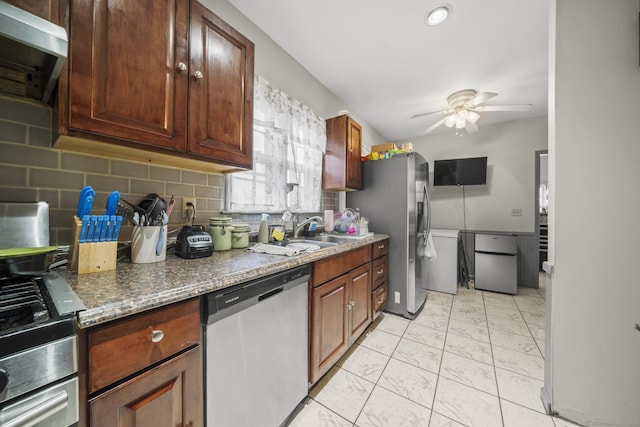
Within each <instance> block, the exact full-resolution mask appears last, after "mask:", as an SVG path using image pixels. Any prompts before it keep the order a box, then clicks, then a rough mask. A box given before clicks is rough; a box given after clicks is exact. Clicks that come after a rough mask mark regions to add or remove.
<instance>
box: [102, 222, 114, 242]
mask: <svg viewBox="0 0 640 427" xmlns="http://www.w3.org/2000/svg"><path fill="white" fill-rule="evenodd" d="M115 228H116V216H115V215H111V216H109V226H108V227H107V234H106V235H105V237H104V239H105V240H106V241H107V242H110V241H112V240H113V231H114V230H115Z"/></svg>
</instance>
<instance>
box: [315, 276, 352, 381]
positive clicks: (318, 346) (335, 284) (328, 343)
mask: <svg viewBox="0 0 640 427" xmlns="http://www.w3.org/2000/svg"><path fill="white" fill-rule="evenodd" d="M349 281H350V279H349V275H348V274H345V275H343V276H340V277H338V278H337V279H334V280H331V281H330V282H327V283H325V284H324V285H322V286H318V287H317V288H314V289H313V293H312V295H313V296H312V298H313V306H312V307H313V319H312V324H311V363H312V366H311V372H310V376H311V378H310V382H311V383H315V382H316V381H317V380H318V379H319V378H320V377H321V376H322V375H324V374H325V373H326V372H327V371H328V370H329V369H331V367H332V366H333V364H334V363H335V362H337V361H338V359H339V358H340V357H341V356H342V355H343V354H344V353H345V351H346V350H347V347H348V345H349V339H348V335H347V333H348V331H347V330H348V318H347V304H348V301H349V300H348V295H347V292H348V285H349Z"/></svg>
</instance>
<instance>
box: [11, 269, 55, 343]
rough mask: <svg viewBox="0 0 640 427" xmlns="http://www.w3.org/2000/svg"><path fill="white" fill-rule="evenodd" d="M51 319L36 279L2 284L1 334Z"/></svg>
mask: <svg viewBox="0 0 640 427" xmlns="http://www.w3.org/2000/svg"><path fill="white" fill-rule="evenodd" d="M49 318H50V315H49V310H48V309H47V303H46V301H45V299H44V296H43V294H42V291H41V289H40V286H39V283H38V281H37V280H36V279H28V280H24V279H21V280H20V281H17V282H16V281H11V282H8V283H2V282H0V332H4V331H8V330H11V329H15V328H20V327H23V326H28V325H31V324H35V323H40V322H44V321H47V320H49Z"/></svg>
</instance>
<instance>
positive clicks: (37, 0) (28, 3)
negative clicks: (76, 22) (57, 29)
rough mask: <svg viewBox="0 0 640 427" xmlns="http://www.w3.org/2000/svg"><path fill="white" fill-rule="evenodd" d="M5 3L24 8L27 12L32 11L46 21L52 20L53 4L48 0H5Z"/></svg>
mask: <svg viewBox="0 0 640 427" xmlns="http://www.w3.org/2000/svg"><path fill="white" fill-rule="evenodd" d="M5 1H6V2H7V3H9V4H12V5H14V6H16V7H19V8H20V9H24V10H26V11H27V12H29V13H33V14H34V15H36V16H39V17H40V18H42V19H46V20H47V21H52V20H53V17H54V16H53V15H54V11H53V8H54V6H55V5H54V4H52V1H50V0H5Z"/></svg>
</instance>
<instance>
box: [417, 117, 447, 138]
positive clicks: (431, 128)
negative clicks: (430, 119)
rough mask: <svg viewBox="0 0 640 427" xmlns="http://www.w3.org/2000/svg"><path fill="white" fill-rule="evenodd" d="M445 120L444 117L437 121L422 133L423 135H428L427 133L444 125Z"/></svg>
mask: <svg viewBox="0 0 640 427" xmlns="http://www.w3.org/2000/svg"><path fill="white" fill-rule="evenodd" d="M445 120H447V118H446V117H443V118H441V119H440V120H438V121H437V122H435V123H434V124H433V125H431V126H430V127H429V128H428V129H427V130H425V131H424V132H423V135H426V134H428V133H429V132H431V131H432V130H434V129H435V128H437V127H438V126H440V125H441V124H443V123H444V121H445Z"/></svg>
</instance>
